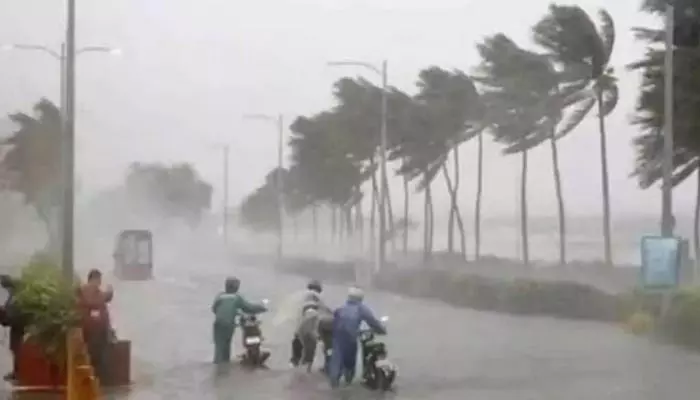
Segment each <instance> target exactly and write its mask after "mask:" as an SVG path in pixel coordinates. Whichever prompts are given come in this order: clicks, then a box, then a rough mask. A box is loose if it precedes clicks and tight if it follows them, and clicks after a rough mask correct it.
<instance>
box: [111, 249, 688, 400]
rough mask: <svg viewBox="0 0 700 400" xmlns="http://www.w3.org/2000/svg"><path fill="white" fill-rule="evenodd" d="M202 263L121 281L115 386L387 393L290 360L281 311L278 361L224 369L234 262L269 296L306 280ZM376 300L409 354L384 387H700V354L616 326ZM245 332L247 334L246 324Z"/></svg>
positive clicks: (159, 391)
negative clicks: (122, 362) (123, 367)
mask: <svg viewBox="0 0 700 400" xmlns="http://www.w3.org/2000/svg"><path fill="white" fill-rule="evenodd" d="M178 264H189V265H192V264H190V263H184V262H179V263H178ZM197 268H198V269H191V270H189V271H188V270H187V269H186V268H184V267H178V266H174V265H163V264H161V265H159V266H158V269H157V276H156V279H155V280H153V281H148V282H114V286H115V289H116V295H115V300H114V303H113V306H112V313H113V316H114V317H113V318H114V323H115V326H116V328H117V333H118V335H119V336H120V337H125V338H128V339H131V340H132V358H133V360H132V377H133V380H134V381H135V383H134V385H133V388H132V389H131V391H129V392H128V393H122V394H119V395H115V396H112V397H114V398H123V399H130V400H135V399H138V400H146V399H166V398H167V399H195V398H196V399H198V400H210V399H232V398H240V399H246V400H255V399H266V400H271V399H275V400H286V399H288V400H315V399H335V398H342V399H355V400H361V399H374V398H382V396H381V395H379V394H376V393H371V392H369V391H367V390H365V389H364V388H361V387H359V386H357V385H356V386H357V387H352V388H349V389H347V390H343V391H341V392H339V393H332V392H330V390H329V389H328V388H327V384H326V382H325V381H324V380H323V379H322V378H321V376H320V374H318V373H314V374H310V375H309V374H306V373H305V372H302V371H298V370H290V369H289V368H288V367H287V359H288V355H289V349H288V347H289V339H290V337H291V329H292V328H291V327H290V326H285V325H282V326H276V327H274V326H272V324H271V322H270V320H271V319H272V315H268V316H265V317H263V331H264V333H265V335H266V339H267V342H266V344H267V345H268V346H269V347H270V348H271V350H272V357H271V360H270V367H271V368H270V370H269V371H254V372H248V371H245V370H243V369H241V368H239V367H237V366H235V365H234V366H232V367H231V368H230V369H228V370H219V371H217V370H216V369H214V367H213V366H212V365H211V364H210V362H209V361H210V359H211V356H212V344H211V339H210V338H211V331H210V327H211V312H210V310H209V306H210V302H211V300H212V297H213V296H214V294H215V293H216V292H217V291H218V290H219V289H220V287H221V286H222V282H223V279H224V277H225V276H226V274H235V275H236V276H239V277H240V278H241V279H242V281H243V284H242V291H243V292H244V294H245V295H246V296H247V297H248V298H250V299H251V300H255V299H262V298H269V299H270V300H271V307H273V308H274V307H275V305H276V304H280V303H281V302H282V300H283V298H285V297H286V296H287V295H289V294H290V293H293V292H294V291H296V290H299V289H300V288H302V287H303V286H304V284H305V280H304V279H302V278H300V277H295V276H289V275H280V274H275V273H274V272H273V271H271V270H260V269H256V268H253V267H240V266H239V267H235V266H234V267H229V268H223V267H221V266H218V267H217V266H208V267H201V268H200V267H199V266H198V267H197ZM226 269H228V271H226ZM345 290H346V289H345V288H344V287H339V286H330V285H329V286H327V288H326V293H327V297H328V301H329V302H330V303H331V304H339V303H340V301H341V300H343V297H344V294H345ZM367 302H368V303H369V304H370V306H371V307H373V308H374V309H375V312H376V313H377V314H379V315H389V316H390V321H389V323H388V329H389V336H388V337H387V343H388V346H389V354H390V356H391V358H392V359H393V360H395V361H396V363H397V364H398V365H399V378H398V381H397V390H396V392H395V393H390V394H386V395H384V397H383V398H393V399H397V400H409V399H423V400H431V399H444V400H451V399H455V400H457V399H459V400H463V399H467V398H468V399H477V400H478V399H488V400H530V399H532V400H547V399H552V400H555V399H556V400H561V399H563V398H565V399H567V400H579V399H581V400H584V399H585V400H590V399H597V400H605V399H616V400H647V399H648V400H658V399H667V400H686V399H693V398H696V397H697V393H700V379H698V376H700V354H696V353H691V352H687V351H684V350H682V349H679V348H676V347H673V346H670V345H662V344H658V343H653V342H651V341H649V340H647V339H644V338H637V337H633V336H629V335H627V334H625V333H623V332H622V330H621V329H619V328H618V327H615V326H611V325H605V324H600V323H595V322H582V321H562V320H555V319H548V318H524V317H513V316H507V315H502V314H491V313H483V312H476V311H472V310H467V309H459V308H453V307H450V306H448V305H444V304H441V303H439V302H431V301H425V300H415V299H408V298H402V297H400V296H396V295H392V294H386V293H369V294H368V295H367ZM234 340H235V343H236V344H238V343H239V340H240V337H239V336H238V333H237V337H236V338H235V339H234Z"/></svg>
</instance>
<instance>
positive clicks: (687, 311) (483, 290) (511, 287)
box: [278, 259, 700, 349]
mask: <svg viewBox="0 0 700 400" xmlns="http://www.w3.org/2000/svg"><path fill="white" fill-rule="evenodd" d="M278 267H279V268H281V269H282V270H283V271H285V272H291V273H295V274H299V275H303V276H307V277H311V278H317V279H323V280H325V281H329V282H336V283H349V282H353V281H354V280H355V264H354V263H352V262H328V261H323V260H316V259H309V260H301V259H300V260H294V261H290V262H285V263H283V264H280V265H278ZM374 284H375V286H376V287H377V288H378V289H382V290H386V291H390V292H393V293H397V294H402V295H406V296H411V297H422V298H429V299H436V300H441V301H444V302H446V303H448V304H452V305H455V306H460V307H468V308H473V309H477V310H484V311H494V312H502V313H509V314H517V315H540V316H551V317H558V318H568V319H587V320H596V321H603V322H614V323H623V324H624V328H625V329H626V330H627V331H629V332H631V333H637V334H641V333H646V332H648V331H654V332H656V333H658V334H660V335H661V336H662V337H663V338H667V339H670V340H671V341H673V342H674V343H677V344H682V345H685V346H690V347H694V348H697V349H700V288H698V287H696V288H686V289H681V290H679V291H677V292H676V293H674V294H673V295H672V300H671V303H670V306H669V310H668V312H667V313H666V314H665V315H664V316H663V318H661V308H662V295H661V293H658V292H646V291H643V290H633V291H630V292H627V293H624V294H611V293H607V292H605V291H602V290H599V289H597V288H595V287H593V286H590V285H586V284H582V283H576V282H570V281H537V280H532V279H505V278H493V277H484V276H480V275H476V274H469V273H462V272H458V271H450V270H427V269H422V270H421V269H410V270H401V269H398V268H392V267H391V266H389V268H387V269H386V270H385V271H383V272H382V273H381V274H379V276H377V277H376V280H375V282H374Z"/></svg>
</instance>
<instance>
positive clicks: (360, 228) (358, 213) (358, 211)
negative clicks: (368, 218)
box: [355, 201, 365, 252]
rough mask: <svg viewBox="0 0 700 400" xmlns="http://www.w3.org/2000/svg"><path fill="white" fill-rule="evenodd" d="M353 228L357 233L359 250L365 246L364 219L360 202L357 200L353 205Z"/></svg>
mask: <svg viewBox="0 0 700 400" xmlns="http://www.w3.org/2000/svg"><path fill="white" fill-rule="evenodd" d="M355 229H356V232H357V233H358V234H359V235H358V236H359V238H358V242H359V244H360V252H362V251H363V250H364V248H365V220H364V217H363V215H362V202H361V201H359V202H358V203H357V205H356V206H355Z"/></svg>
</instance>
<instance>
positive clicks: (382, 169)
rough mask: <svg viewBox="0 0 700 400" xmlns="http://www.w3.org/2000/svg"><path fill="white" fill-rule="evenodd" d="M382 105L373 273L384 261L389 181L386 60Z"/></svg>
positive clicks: (384, 62)
mask: <svg viewBox="0 0 700 400" xmlns="http://www.w3.org/2000/svg"><path fill="white" fill-rule="evenodd" d="M381 75H382V105H381V117H382V121H381V129H380V132H379V173H380V174H381V176H382V178H381V179H382V184H381V185H380V186H379V235H377V236H378V237H379V251H378V258H379V259H378V260H377V264H376V266H375V271H374V272H375V273H379V272H380V271H381V270H382V268H383V267H384V263H385V262H386V222H387V221H386V198H387V193H386V192H387V190H388V189H389V188H388V186H389V182H388V181H387V176H386V151H387V132H386V128H387V126H386V125H387V100H388V99H387V92H386V91H387V62H386V60H384V61H383V62H382V68H381Z"/></svg>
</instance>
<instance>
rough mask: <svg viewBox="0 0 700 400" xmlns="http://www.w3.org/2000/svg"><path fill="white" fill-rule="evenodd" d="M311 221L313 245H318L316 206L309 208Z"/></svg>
mask: <svg viewBox="0 0 700 400" xmlns="http://www.w3.org/2000/svg"><path fill="white" fill-rule="evenodd" d="M311 221H312V222H311V223H312V224H313V230H314V243H318V206H317V205H316V204H314V205H312V206H311Z"/></svg>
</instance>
